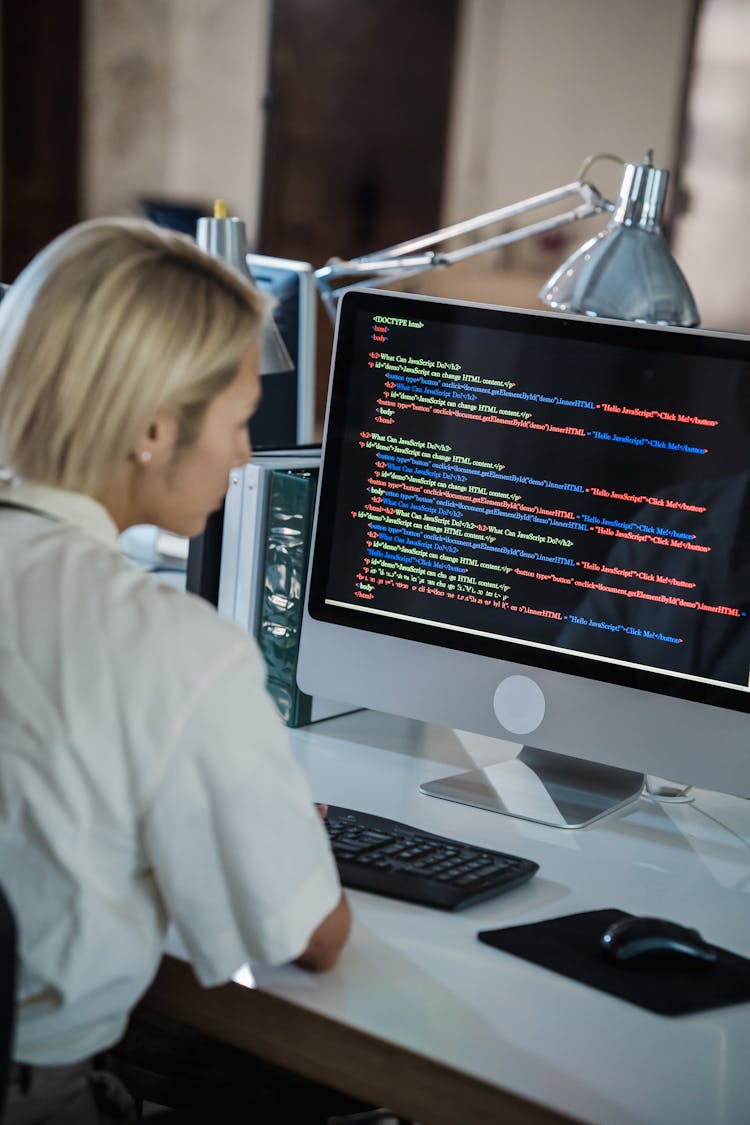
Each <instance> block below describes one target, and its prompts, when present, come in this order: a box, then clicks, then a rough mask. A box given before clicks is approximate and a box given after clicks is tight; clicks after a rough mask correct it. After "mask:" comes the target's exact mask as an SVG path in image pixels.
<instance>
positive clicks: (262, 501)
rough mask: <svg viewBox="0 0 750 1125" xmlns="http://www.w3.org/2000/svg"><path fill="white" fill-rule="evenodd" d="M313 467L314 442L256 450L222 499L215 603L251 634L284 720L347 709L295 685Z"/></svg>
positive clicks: (316, 458) (301, 720)
mask: <svg viewBox="0 0 750 1125" xmlns="http://www.w3.org/2000/svg"><path fill="white" fill-rule="evenodd" d="M319 468H320V446H296V447H293V448H289V449H283V450H272V451H271V450H269V451H261V452H258V453H256V454H255V456H254V457H253V460H252V461H250V462H249V464H247V465H245V467H244V468H243V469H241V470H237V471H235V472H233V473H232V476H231V481H230V486H229V491H228V493H227V497H226V501H225V504H224V530H223V537H222V550H221V572H220V579H219V597H218V610H219V613H221V614H223V615H224V616H225V617H228V618H230V619H231V620H232V621H236V622H237V623H238V624H240V625H241V626H242V627H243V628H244V629H246V630H247V631H248V633H250V634H251V636H253V637H255V638H256V640H257V642H258V645H259V647H260V650H261V652H262V654H263V656H264V658H265V661H266V667H267V669H268V690H269V692H270V694H271V696H272V698H273V700H274V702H275V704H276V707H277V709H278V712H279V714H280V716H281V718H282V719H283V721H284V722H285V723H286V724H287V726H290V727H298V726H303V725H305V724H306V723H310V722H315V721H316V720H318V719H324V718H330V717H331V716H332V715H337V714H341V713H342V712H343V711H347V710H350V709H351V708H348V707H346V706H345V705H344V704H342V703H338V702H335V701H333V700H327V699H320V698H318V697H313V696H309V695H306V694H305V693H304V692H301V691H300V690H299V688H298V687H297V653H298V649H299V637H300V630H301V627H302V611H303V607H304V600H305V587H306V583H307V567H308V561H309V555H310V538H311V533H312V522H313V516H314V512H315V497H316V492H317V483H318V471H319Z"/></svg>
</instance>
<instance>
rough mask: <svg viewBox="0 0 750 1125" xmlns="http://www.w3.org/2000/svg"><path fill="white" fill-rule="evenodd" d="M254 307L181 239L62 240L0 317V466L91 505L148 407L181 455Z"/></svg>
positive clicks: (252, 324)
mask: <svg viewBox="0 0 750 1125" xmlns="http://www.w3.org/2000/svg"><path fill="white" fill-rule="evenodd" d="M266 307H267V305H266V301H265V298H263V297H262V296H261V295H260V294H259V293H258V292H257V291H256V290H255V289H254V288H253V286H252V285H251V283H250V282H249V281H245V279H244V278H242V277H241V276H240V274H239V273H237V272H236V271H235V270H233V269H230V268H229V267H228V266H225V265H224V264H223V263H221V262H219V261H217V260H216V259H214V258H211V257H209V256H208V255H207V254H204V253H203V252H202V251H201V250H199V249H198V248H197V246H196V245H195V244H194V243H193V242H192V240H191V239H189V238H187V237H185V236H184V235H179V234H175V233H173V232H171V231H166V230H164V229H162V228H160V227H156V226H154V225H153V224H151V223H147V222H145V221H143V220H140V219H95V220H92V221H90V222H86V223H81V224H79V225H78V226H75V227H73V228H71V229H70V230H69V231H67V232H66V233H65V234H62V235H60V237H59V238H57V239H55V241H54V242H52V243H50V245H49V246H48V247H46V249H44V250H43V251H42V252H41V253H40V254H38V255H37V256H36V258H34V260H33V261H32V262H31V263H30V264H29V265H28V266H27V267H26V269H25V270H24V271H23V273H22V274H21V275H20V276H19V278H18V280H17V281H16V282H15V283H14V284H13V285H12V287H11V288H10V290H9V291H8V293H7V295H6V297H5V298H4V300H3V301H2V303H1V304H0V465H3V466H4V467H5V468H6V469H10V470H12V471H13V472H15V473H17V474H19V475H20V476H21V477H23V478H25V479H27V480H29V481H32V482H34V483H38V484H48V485H54V486H57V487H60V488H67V489H71V490H74V491H79V492H88V493H95V492H96V491H97V490H98V489H99V488H102V487H106V486H107V484H108V483H109V482H110V481H111V480H112V479H113V477H114V475H115V473H116V472H117V471H118V469H119V468H120V467H121V465H122V463H123V461H124V459H125V458H127V457H128V456H129V455H130V454H131V453H132V451H133V449H134V447H135V445H136V442H137V441H138V439H139V438H141V437H142V436H143V434H144V433H145V432H146V431H147V429H148V426H149V424H150V422H151V420H152V419H153V417H154V415H155V413H156V411H157V409H158V407H160V406H166V407H167V408H169V409H170V410H172V411H173V412H174V415H175V417H176V419H177V423H178V447H180V446H182V447H184V446H186V445H189V444H190V443H191V442H192V441H193V440H194V439H195V437H196V435H197V432H198V429H199V427H200V423H201V420H202V418H203V415H204V412H205V410H206V408H207V406H208V404H209V403H210V402H211V400H212V399H213V398H214V397H215V396H216V395H217V394H218V393H219V392H220V391H222V390H223V389H224V388H225V387H226V386H227V385H228V384H229V383H230V382H231V381H232V379H233V378H234V376H235V375H236V373H237V369H238V366H239V364H240V362H241V360H242V358H243V356H244V355H245V353H246V352H247V349H248V348H249V347H250V345H251V344H252V343H253V342H254V341H256V340H257V339H258V337H259V334H260V328H261V325H262V322H263V319H264V316H265V315H266Z"/></svg>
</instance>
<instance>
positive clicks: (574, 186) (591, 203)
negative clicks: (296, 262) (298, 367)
mask: <svg viewBox="0 0 750 1125" xmlns="http://www.w3.org/2000/svg"><path fill="white" fill-rule="evenodd" d="M573 195H578V196H580V198H581V199H582V201H583V202H582V203H580V204H579V205H578V206H577V207H573V208H572V209H570V210H568V211H565V212H562V213H561V214H559V215H555V216H552V217H551V218H548V219H541V220H539V221H538V222H536V223H529V224H527V225H526V226H522V227H517V228H515V229H514V230H509V231H503V232H502V233H501V234H498V235H495V236H493V237H490V238H485V239H481V240H480V241H478V242H476V241H475V242H471V243H469V245H468V246H462V247H458V248H457V249H455V250H445V251H435V250H432V249H428V247H432V246H436V245H440V244H441V243H443V242H447V241H448V240H449V239H451V238H457V237H460V236H461V235H465V234H469V233H471V232H472V231H477V230H481V229H482V228H483V227H486V226H490V225H491V224H492V223H498V222H502V221H503V220H505V219H510V218H513V217H514V216H516V215H522V214H525V213H526V212H528V211H533V210H535V209H536V208H538V207H544V206H547V205H549V204H551V203H557V202H559V201H560V200H563V199H567V198H569V197H570V196H573ZM612 210H614V204H613V203H610V201H609V200H607V199H605V198H604V196H603V195H602V194H601V193H600V192H599V191H598V190H597V189H596V188H595V187H593V185H592V184H589V183H586V182H582V181H574V182H573V183H570V184H565V185H563V186H562V187H559V188H554V189H553V190H552V191H547V192H543V193H542V194H541V195H534V196H531V197H530V198H528V199H523V200H520V201H519V202H518V203H511V204H508V205H507V206H505V207H500V208H498V209H497V210H494V211H486V212H485V213H484V214H482V215H475V216H473V217H472V218H470V219H464V220H463V221H462V222H459V223H453V224H452V225H451V226H447V227H442V228H441V229H440V230H437V231H433V232H432V233H431V234H425V235H421V236H419V237H418V238H412V239H409V240H407V241H405V242H399V243H397V244H396V245H394V246H389V247H387V248H386V249H385V250H378V251H375V252H374V253H371V254H363V255H361V256H360V257H357V258H351V259H349V260H348V261H342V260H341V259H340V258H331V259H330V260H329V261H328V262H327V263H326V265H325V266H321V267H320V269H317V270H315V280H316V283H317V285H318V288H319V290H320V294H321V297H322V299H323V303H324V304H325V306H326V308H327V310H328V312H329V314H330V316H331V319H335V316H336V302H337V300H338V298H339V297H340V296H341V294H342V293H343V292H344V291H345V290H347V289H361V288H364V287H365V286H367V284H368V281H369V279H370V278H371V277H372V276H373V275H374V276H376V277H377V278H378V282H379V283H380V284H382V285H387V284H388V283H389V282H391V281H395V280H398V279H404V278H407V277H413V276H414V275H415V274H419V273H423V272H425V271H426V270H430V269H435V268H436V267H438V266H450V265H453V264H454V263H455V262H460V261H464V260H465V259H467V258H471V257H473V256H474V255H475V254H482V253H485V251H487V250H494V249H497V248H498V247H500V246H505V245H508V244H509V243H511V242H518V241H520V240H521V239H524V238H530V237H532V236H533V235H535V234H543V233H544V232H546V231H550V230H555V229H556V228H557V227H562V226H566V225H567V224H569V223H573V222H576V221H577V220H579V219H586V218H588V217H589V216H591V215H598V214H601V212H602V211H612ZM419 251H422V253H419ZM361 275H365V276H364V278H363V280H360V281H355V282H352V283H350V284H348V285H342V286H340V287H338V288H334V285H335V282H336V279H338V278H343V277H352V276H361Z"/></svg>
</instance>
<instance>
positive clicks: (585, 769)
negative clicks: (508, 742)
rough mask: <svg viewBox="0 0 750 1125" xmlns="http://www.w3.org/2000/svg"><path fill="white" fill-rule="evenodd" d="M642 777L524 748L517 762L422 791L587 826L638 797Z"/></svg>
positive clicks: (524, 816)
mask: <svg viewBox="0 0 750 1125" xmlns="http://www.w3.org/2000/svg"><path fill="white" fill-rule="evenodd" d="M644 782H645V778H644V775H643V774H642V773H636V772H634V771H633V770H625V769H620V768H619V767H617V766H604V765H599V764H598V763H596V762H587V761H583V760H582V759H580V758H571V757H568V756H567V755H564V754H552V753H550V752H549V751H548V750H538V749H536V747H534V746H524V747H522V749H521V751H520V753H519V754H518V756H517V757H516V758H513V759H511V760H510V761H507V762H500V763H498V764H496V765H491V766H485V767H484V769H478V770H467V771H466V772H464V773H458V774H453V776H451V777H442V778H439V779H438V780H436V781H429V782H425V783H424V784H422V785H420V787H419V789H420V792H422V793H425V794H427V796H429V797H440V798H442V799H443V800H446V801H456V802H458V803H459V804H462V805H472V806H473V807H474V808H480V809H486V810H488V811H489V812H497V813H503V815H505V816H515V817H518V818H519V819H520V820H531V821H533V822H534V823H535V824H547V825H550V826H551V827H553V828H585V827H586V826H587V825H588V824H593V822H594V821H596V820H599V819H600V818H601V817H603V816H607V815H609V813H612V812H615V811H616V810H617V809H621V808H624V807H625V806H626V805H629V804H630V803H631V802H633V801H635V800H637V799H638V797H639V796H640V795H641V792H642V791H643V786H644Z"/></svg>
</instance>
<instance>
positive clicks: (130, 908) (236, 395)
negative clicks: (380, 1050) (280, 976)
mask: <svg viewBox="0 0 750 1125" xmlns="http://www.w3.org/2000/svg"><path fill="white" fill-rule="evenodd" d="M265 315H266V311H265V308H264V301H263V299H262V298H261V297H260V296H259V294H258V293H257V292H256V291H255V290H254V289H253V287H252V286H251V285H250V284H249V283H248V282H246V281H244V280H243V279H242V278H241V277H240V276H239V275H237V274H235V272H234V271H232V270H230V269H229V268H228V267H225V266H224V265H223V264H221V263H220V262H217V261H215V260H214V259H212V258H209V257H208V256H206V255H205V254H203V253H202V252H201V251H200V250H198V249H197V247H196V246H195V245H194V244H193V243H192V241H191V240H189V239H187V238H185V237H183V236H181V235H176V234H173V233H170V232H166V231H164V230H161V229H159V228H156V227H154V226H152V225H150V224H148V223H146V222H143V221H140V220H125V219H123V220H96V221H92V222H88V223H84V224H81V225H79V226H77V227H74V228H73V229H72V230H70V231H68V232H67V233H65V234H64V235H62V236H60V237H59V238H58V239H57V240H56V241H55V242H53V243H52V244H51V245H50V246H49V247H47V248H46V249H45V250H44V251H42V253H41V254H39V255H38V256H37V258H36V259H35V260H34V261H33V262H32V263H31V264H30V265H29V266H28V267H27V268H26V270H25V271H24V272H23V273H22V274H21V276H20V277H19V279H18V280H17V281H16V282H15V284H14V285H13V286H12V288H11V289H10V291H9V292H8V294H7V296H6V297H5V299H4V300H3V302H2V304H0V465H2V466H3V468H4V470H5V475H6V477H7V480H6V481H5V482H4V483H3V484H2V485H1V486H0V619H1V621H2V624H1V626H0V885H2V887H3V888H4V890H5V892H6V894H7V896H8V898H9V900H10V903H11V906H12V908H13V911H14V913H15V916H16V919H17V922H18V928H19V980H18V1020H17V1029H16V1040H15V1048H14V1058H15V1059H16V1065H15V1067H14V1070H13V1074H12V1081H11V1088H10V1098H9V1104H8V1106H7V1110H6V1114H7V1116H6V1117H5V1118H4V1121H7V1122H10V1123H16V1122H24V1123H32V1122H37V1121H39V1122H42V1121H44V1122H49V1123H53V1122H71V1123H73V1122H75V1123H76V1125H88V1122H95V1121H104V1120H108V1118H107V1117H106V1116H102V1115H101V1111H100V1110H98V1109H97V1107H96V1105H95V1103H94V1100H93V1097H92V1094H91V1090H90V1085H89V1076H90V1059H91V1057H92V1056H94V1055H96V1054H98V1053H99V1052H101V1051H103V1050H105V1049H106V1048H108V1047H109V1046H110V1045H112V1044H113V1043H114V1042H116V1041H117V1040H118V1038H119V1037H120V1036H121V1034H122V1032H123V1029H124V1027H125V1025H126V1022H127V1019H128V1015H129V1013H130V1011H131V1010H132V1008H133V1006H134V1005H135V1004H136V1002H137V1001H138V999H139V997H140V996H141V995H142V994H143V992H144V991H145V990H146V988H147V987H148V985H149V983H150V981H151V979H152V978H153V975H154V973H155V971H156V968H157V966H158V963H159V959H160V955H161V951H162V945H163V939H164V935H165V930H166V927H167V924H168V923H169V922H172V923H173V924H174V925H175V926H176V929H177V931H178V932H179V934H180V936H181V938H182V940H183V942H184V944H185V947H186V948H187V951H188V953H189V955H190V957H191V960H192V963H193V966H194V968H195V971H196V973H197V975H198V977H199V979H200V980H201V981H202V983H203V984H205V985H213V984H217V983H219V982H221V981H226V980H229V979H231V977H232V975H233V973H234V972H235V971H236V970H237V969H238V968H239V967H240V966H241V965H242V964H243V963H244V962H246V961H253V960H257V961H261V962H268V963H272V964H276V963H281V962H284V961H289V960H296V961H298V962H299V963H300V964H302V965H303V966H306V967H309V968H311V969H314V970H319V969H325V968H328V967H329V966H331V965H332V964H333V963H334V962H335V961H336V959H337V957H338V954H339V952H340V950H341V948H342V946H343V944H344V942H345V941H346V938H347V935H348V930H349V910H348V906H347V903H346V900H345V898H344V897H343V895H342V893H341V887H340V884H339V881H338V876H337V873H336V869H335V865H334V863H333V860H332V857H331V853H330V849H329V846H328V843H327V840H326V836H325V831H324V829H323V827H322V824H321V822H320V818H319V816H318V815H317V813H316V811H315V809H314V806H313V802H312V798H311V796H310V793H309V791H308V788H307V784H306V782H305V780H304V777H303V776H302V774H301V772H300V771H299V769H298V767H297V766H296V764H295V763H294V761H293V759H292V757H291V755H290V752H289V749H288V745H287V740H286V735H285V731H284V728H283V727H282V726H281V724H280V722H279V720H278V718H277V716H276V714H275V711H274V709H273V706H272V704H271V702H270V700H269V699H268V697H267V695H266V693H265V689H264V681H265V671H264V667H263V665H262V662H261V660H260V657H259V655H258V653H257V651H256V649H255V647H254V645H253V643H252V642H251V641H250V640H249V639H248V637H247V635H246V634H245V633H244V632H242V630H240V629H239V628H237V627H236V626H235V625H233V624H231V623H230V622H227V621H224V620H222V619H221V618H220V617H219V616H218V615H217V614H216V613H215V611H214V610H213V608H212V607H210V606H209V605H208V604H206V603H204V602H201V601H200V600H199V599H197V598H193V597H192V596H191V595H185V594H183V593H181V592H179V591H176V590H174V589H171V588H168V587H166V586H160V585H159V584H157V583H156V582H154V581H153V579H152V578H151V577H150V576H148V575H147V574H143V573H142V572H140V571H138V570H136V569H135V568H133V567H132V566H131V565H130V564H129V563H128V562H127V561H126V560H125V559H124V558H123V557H122V554H121V552H120V551H119V549H118V535H119V533H120V532H122V531H124V530H125V529H126V528H127V527H130V526H132V525H134V524H144V523H149V524H155V525H157V526H159V527H162V528H165V529H167V530H170V531H173V532H175V533H176V534H179V535H185V536H194V535H196V534H198V533H200V531H201V530H202V528H203V526H204V524H205V521H206V518H207V516H208V515H209V513H210V512H211V511H213V510H214V509H216V508H218V507H219V506H220V505H221V503H222V501H223V497H224V494H225V491H226V488H227V483H228V475H229V472H230V470H231V468H232V467H233V466H237V465H240V464H242V463H244V462H245V461H246V460H247V458H248V457H249V455H250V447H249V440H248V429H247V421H248V418H249V416H250V415H251V414H252V412H253V410H254V409H255V407H256V406H257V403H258V398H259V379H258V374H257V356H258V337H259V333H260V330H261V327H262V324H263V319H264V316H265Z"/></svg>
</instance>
